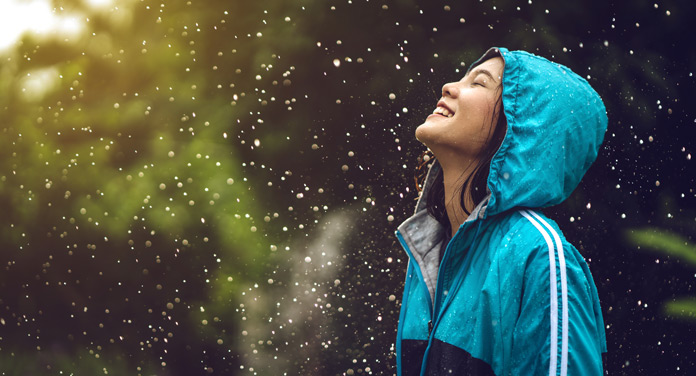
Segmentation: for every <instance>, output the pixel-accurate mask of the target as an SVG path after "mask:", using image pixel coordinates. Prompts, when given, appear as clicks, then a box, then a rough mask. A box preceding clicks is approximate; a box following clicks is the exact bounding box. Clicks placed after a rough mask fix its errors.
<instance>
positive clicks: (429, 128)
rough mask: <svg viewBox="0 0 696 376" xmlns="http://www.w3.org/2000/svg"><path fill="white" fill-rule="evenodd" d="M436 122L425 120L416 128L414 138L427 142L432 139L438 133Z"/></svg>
mask: <svg viewBox="0 0 696 376" xmlns="http://www.w3.org/2000/svg"><path fill="white" fill-rule="evenodd" d="M437 128H439V127H438V126H437V124H434V123H433V122H430V121H428V120H426V121H425V122H424V123H423V124H421V125H419V126H418V127H417V128H416V140H418V141H420V142H422V143H424V144H426V145H427V144H428V141H432V140H433V138H435V136H436V134H437V133H438V129H437Z"/></svg>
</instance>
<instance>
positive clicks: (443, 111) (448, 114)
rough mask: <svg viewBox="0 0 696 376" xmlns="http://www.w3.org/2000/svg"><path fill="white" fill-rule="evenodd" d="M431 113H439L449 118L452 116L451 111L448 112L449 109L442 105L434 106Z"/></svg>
mask: <svg viewBox="0 0 696 376" xmlns="http://www.w3.org/2000/svg"><path fill="white" fill-rule="evenodd" d="M433 114H440V115H442V116H445V117H448V118H451V117H452V116H454V114H453V113H451V112H449V110H448V109H446V108H444V107H436V108H435V110H434V111H433Z"/></svg>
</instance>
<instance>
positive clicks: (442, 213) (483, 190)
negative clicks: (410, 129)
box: [416, 83, 507, 234]
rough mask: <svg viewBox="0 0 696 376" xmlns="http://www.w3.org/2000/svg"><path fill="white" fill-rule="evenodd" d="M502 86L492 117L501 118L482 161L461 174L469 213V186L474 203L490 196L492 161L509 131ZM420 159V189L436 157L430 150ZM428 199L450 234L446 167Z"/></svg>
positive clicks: (462, 202)
mask: <svg viewBox="0 0 696 376" xmlns="http://www.w3.org/2000/svg"><path fill="white" fill-rule="evenodd" d="M502 89H503V87H502V83H501V84H500V86H498V91H499V92H500V96H498V99H497V100H496V102H495V105H494V107H493V116H492V118H491V120H490V121H491V123H492V122H493V121H494V119H495V117H496V115H497V116H498V121H497V122H496V123H495V124H491V125H492V127H489V131H488V135H487V136H486V145H485V146H484V148H483V149H482V150H481V152H480V154H479V158H478V162H477V163H476V166H475V167H474V169H473V172H472V173H471V174H469V175H468V176H461V177H460V181H462V184H461V186H460V188H459V205H460V206H461V207H462V209H463V210H464V212H465V213H466V214H467V215H469V214H471V213H470V212H469V211H468V210H467V209H466V205H465V202H466V192H467V188H469V195H470V198H471V201H472V202H473V203H474V205H478V203H480V202H481V201H482V200H483V199H484V198H486V196H487V195H488V187H487V183H488V173H489V170H490V167H491V160H492V159H493V156H494V155H495V153H496V152H497V151H498V149H499V148H500V145H501V144H502V142H503V138H505V133H506V131H507V119H506V118H505V112H504V111H503V96H502ZM418 159H419V164H418V168H417V170H416V188H417V189H418V191H419V192H420V191H422V188H423V185H424V184H425V175H426V172H427V169H426V168H425V167H426V165H428V164H429V163H430V162H431V161H432V160H433V158H432V152H431V151H430V150H427V151H425V152H424V153H423V154H422V155H421V156H420V157H419V158H418ZM424 199H425V202H426V207H427V209H428V213H430V215H432V216H433V217H435V219H437V221H438V222H440V224H442V225H443V226H444V227H445V229H447V233H448V234H449V233H451V229H450V222H449V218H448V217H447V211H446V210H445V186H444V179H443V172H442V168H440V169H438V171H437V174H436V175H435V181H434V184H433V185H432V187H430V189H429V190H428V192H427V193H426V197H425V198H424Z"/></svg>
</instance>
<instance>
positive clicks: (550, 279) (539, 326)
mask: <svg viewBox="0 0 696 376" xmlns="http://www.w3.org/2000/svg"><path fill="white" fill-rule="evenodd" d="M557 244H562V246H561V247H560V249H559V247H557V246H555V245H557ZM559 251H560V252H559ZM522 280H523V286H522V292H521V295H520V311H519V316H518V319H517V322H516V323H515V326H514V332H513V336H512V339H513V343H512V352H511V357H512V359H511V362H510V365H511V370H510V371H511V372H510V374H511V375H550V376H553V375H559V376H560V375H602V372H603V371H602V353H603V352H606V343H605V334H604V322H603V320H602V315H601V310H600V307H599V299H598V297H597V290H596V288H595V285H594V282H593V281H592V275H591V274H590V272H589V268H588V267H587V264H586V263H585V261H584V259H583V258H582V256H580V254H579V252H578V251H577V250H576V249H575V248H574V247H573V246H572V245H571V244H569V243H567V242H566V241H565V239H564V241H563V243H555V242H553V241H551V242H548V241H547V242H543V244H542V245H540V246H539V247H538V248H537V249H534V250H533V251H532V252H531V253H530V254H529V255H528V258H527V260H526V263H525V270H524V276H523V278H522Z"/></svg>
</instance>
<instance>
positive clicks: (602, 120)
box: [438, 48, 607, 217]
mask: <svg viewBox="0 0 696 376" xmlns="http://www.w3.org/2000/svg"><path fill="white" fill-rule="evenodd" d="M498 55H500V56H502V58H503V60H504V61H505V69H504V72H503V94H502V96H503V107H504V110H505V117H506V118H507V133H506V135H505V139H504V140H503V142H502V144H501V146H500V149H499V150H498V152H497V153H496V154H495V155H494V156H493V159H492V161H491V167H490V173H489V177H488V189H489V190H490V193H491V196H490V198H489V200H488V203H487V207H486V209H485V211H484V212H483V213H481V214H482V215H481V216H482V217H486V216H489V215H494V214H497V213H501V212H503V211H505V210H508V209H511V208H513V207H527V208H540V207H547V206H551V205H555V204H558V203H560V202H562V201H563V200H565V199H566V198H568V196H570V194H571V193H572V192H573V190H574V189H575V187H577V185H578V183H579V182H580V179H581V178H582V176H583V175H584V174H585V172H586V171H587V169H588V168H589V167H590V165H591V164H592V162H594V160H595V158H596V157H597V152H598V150H599V146H600V144H601V143H602V140H603V138H604V133H605V132H606V129H607V114H606V109H605V108H604V104H603V103H602V99H601V98H600V97H599V95H598V94H597V92H595V91H594V90H593V89H592V88H591V87H590V85H589V83H588V82H587V81H586V80H585V79H584V78H582V77H580V76H578V75H577V74H575V73H573V72H572V71H571V70H570V69H568V68H567V67H565V66H563V65H560V64H557V63H553V62H551V61H549V60H546V59H544V58H542V57H539V56H536V55H532V54H530V53H527V52H524V51H508V50H507V49H505V48H491V49H490V50H488V51H487V52H486V53H485V54H484V55H483V56H482V57H481V58H480V59H479V60H477V61H476V62H475V63H474V64H472V65H471V67H470V68H469V70H471V69H472V68H473V67H475V66H476V65H478V64H480V63H482V62H484V61H485V60H487V59H489V58H491V57H494V56H498ZM438 167H439V166H438Z"/></svg>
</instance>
